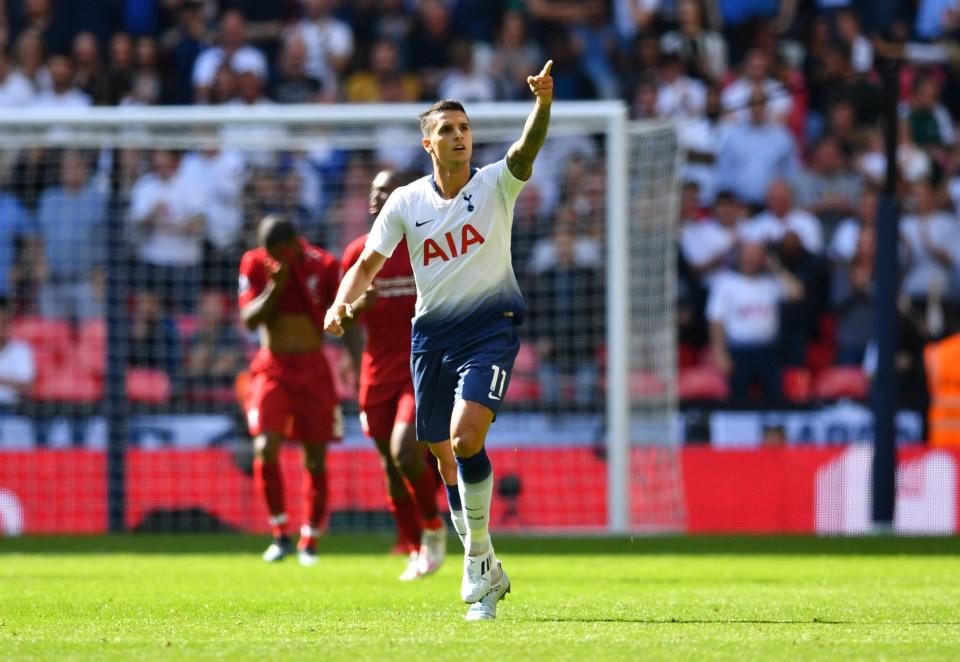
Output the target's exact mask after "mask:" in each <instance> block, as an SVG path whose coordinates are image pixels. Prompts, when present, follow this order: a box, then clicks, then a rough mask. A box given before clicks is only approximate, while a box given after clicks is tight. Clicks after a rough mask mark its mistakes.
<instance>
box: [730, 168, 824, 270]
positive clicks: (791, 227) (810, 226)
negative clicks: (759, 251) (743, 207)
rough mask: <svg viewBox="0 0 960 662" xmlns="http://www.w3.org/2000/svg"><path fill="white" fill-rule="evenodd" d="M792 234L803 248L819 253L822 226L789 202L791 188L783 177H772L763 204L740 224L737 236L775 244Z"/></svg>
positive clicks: (808, 213)
mask: <svg viewBox="0 0 960 662" xmlns="http://www.w3.org/2000/svg"><path fill="white" fill-rule="evenodd" d="M789 233H792V234H795V235H797V237H798V238H799V239H800V242H801V243H802V244H803V247H804V248H805V249H807V251H809V252H810V253H813V254H815V255H818V254H820V253H822V252H823V228H822V226H821V225H820V221H818V220H817V217H816V216H814V215H813V214H811V213H810V212H808V211H806V210H805V209H802V208H800V207H796V206H794V204H793V191H792V190H791V189H790V184H788V183H787V182H786V181H784V180H776V181H774V182H773V183H772V184H770V189H769V190H768V191H767V207H766V209H765V210H763V211H762V212H761V213H759V214H757V215H756V216H754V217H753V218H751V219H750V220H749V221H747V222H746V223H744V224H743V225H741V226H740V238H741V239H742V240H743V241H748V242H752V243H757V244H765V245H770V244H777V243H779V242H780V241H782V240H783V238H784V237H785V236H786V235H787V234H789Z"/></svg>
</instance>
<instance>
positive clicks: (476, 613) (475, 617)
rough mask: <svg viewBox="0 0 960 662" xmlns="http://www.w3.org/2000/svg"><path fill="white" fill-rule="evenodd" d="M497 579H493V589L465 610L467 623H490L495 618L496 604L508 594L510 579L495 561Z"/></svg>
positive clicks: (498, 562)
mask: <svg viewBox="0 0 960 662" xmlns="http://www.w3.org/2000/svg"><path fill="white" fill-rule="evenodd" d="M497 572H498V573H499V575H500V576H499V578H494V584H493V588H492V589H491V590H490V592H489V593H487V594H486V595H485V596H483V597H482V598H480V600H478V601H477V602H474V603H473V604H472V605H470V608H469V609H468V610H467V615H466V620H468V621H492V620H494V619H495V618H496V617H497V603H498V602H500V601H501V600H503V599H504V598H505V597H507V593H509V592H510V578H509V577H507V573H506V572H504V570H503V566H501V565H500V561H497Z"/></svg>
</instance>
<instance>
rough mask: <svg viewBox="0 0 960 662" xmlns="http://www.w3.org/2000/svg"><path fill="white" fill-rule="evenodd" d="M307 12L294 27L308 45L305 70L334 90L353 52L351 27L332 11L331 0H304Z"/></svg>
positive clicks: (332, 4)
mask: <svg viewBox="0 0 960 662" xmlns="http://www.w3.org/2000/svg"><path fill="white" fill-rule="evenodd" d="M303 5H304V13H305V14H306V16H304V18H303V19H302V20H301V21H300V22H299V23H298V24H297V25H296V26H295V27H294V28H293V32H292V34H297V35H299V37H300V38H301V39H302V40H303V43H304V44H305V45H306V47H307V66H306V71H307V74H309V75H310V76H311V77H313V78H316V79H317V80H319V81H321V82H322V83H323V89H324V91H330V92H334V93H335V92H336V90H337V89H338V87H339V79H340V76H341V75H342V74H343V72H344V71H345V70H346V68H347V65H348V64H350V58H351V57H352V56H353V29H352V28H351V27H350V25H349V24H347V23H344V22H343V21H341V20H339V19H337V18H336V17H335V16H334V15H333V10H334V2H333V0H306V1H305V2H304V3H303Z"/></svg>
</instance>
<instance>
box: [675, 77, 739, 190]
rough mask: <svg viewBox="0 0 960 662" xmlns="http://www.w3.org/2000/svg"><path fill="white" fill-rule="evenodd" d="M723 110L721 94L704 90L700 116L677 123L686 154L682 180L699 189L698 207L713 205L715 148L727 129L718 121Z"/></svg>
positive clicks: (714, 89) (714, 90)
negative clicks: (704, 99) (704, 98)
mask: <svg viewBox="0 0 960 662" xmlns="http://www.w3.org/2000/svg"><path fill="white" fill-rule="evenodd" d="M658 102H659V97H658ZM722 110H723V109H722V108H721V106H720V91H719V90H718V88H716V87H711V88H710V89H709V90H707V96H706V106H705V109H704V113H703V116H702V117H690V118H687V119H685V120H684V121H682V122H680V124H679V127H678V138H679V140H680V144H681V145H682V146H683V149H684V150H686V153H687V158H686V163H685V164H684V166H683V179H684V181H694V182H696V183H697V184H698V185H699V186H700V204H703V205H709V204H711V203H713V199H714V196H715V194H716V192H717V187H716V163H717V149H718V148H719V146H720V143H721V142H722V139H723V132H724V131H725V130H726V127H727V126H728V125H727V124H725V123H723V122H722V121H721V113H722Z"/></svg>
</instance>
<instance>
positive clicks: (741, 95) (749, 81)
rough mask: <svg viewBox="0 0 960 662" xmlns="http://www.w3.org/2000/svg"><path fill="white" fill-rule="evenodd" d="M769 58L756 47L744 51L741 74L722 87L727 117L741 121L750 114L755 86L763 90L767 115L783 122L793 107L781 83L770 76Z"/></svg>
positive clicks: (789, 96)
mask: <svg viewBox="0 0 960 662" xmlns="http://www.w3.org/2000/svg"><path fill="white" fill-rule="evenodd" d="M770 72H771V62H770V58H769V57H768V56H767V54H766V53H764V52H763V51H762V50H760V49H753V50H752V51H750V52H749V53H748V54H747V59H746V61H745V62H744V64H743V73H742V75H741V76H740V77H739V78H737V79H736V80H734V81H733V82H732V83H730V84H729V85H727V86H726V87H725V88H724V89H723V94H722V96H721V100H722V102H723V108H724V110H725V111H726V112H727V113H728V116H729V118H730V120H733V121H744V120H746V119H747V118H748V117H751V116H752V113H753V108H752V106H753V101H754V98H755V97H756V96H757V89H758V88H759V89H760V90H762V91H763V95H764V99H765V103H766V106H767V117H768V118H770V119H772V120H773V121H775V122H778V123H781V124H785V123H786V121H787V119H788V117H789V116H790V113H791V111H792V110H793V96H792V94H791V93H790V91H789V90H787V89H786V88H785V87H784V86H783V84H782V83H781V82H780V81H778V80H776V79H775V78H772V77H771V75H770Z"/></svg>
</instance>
